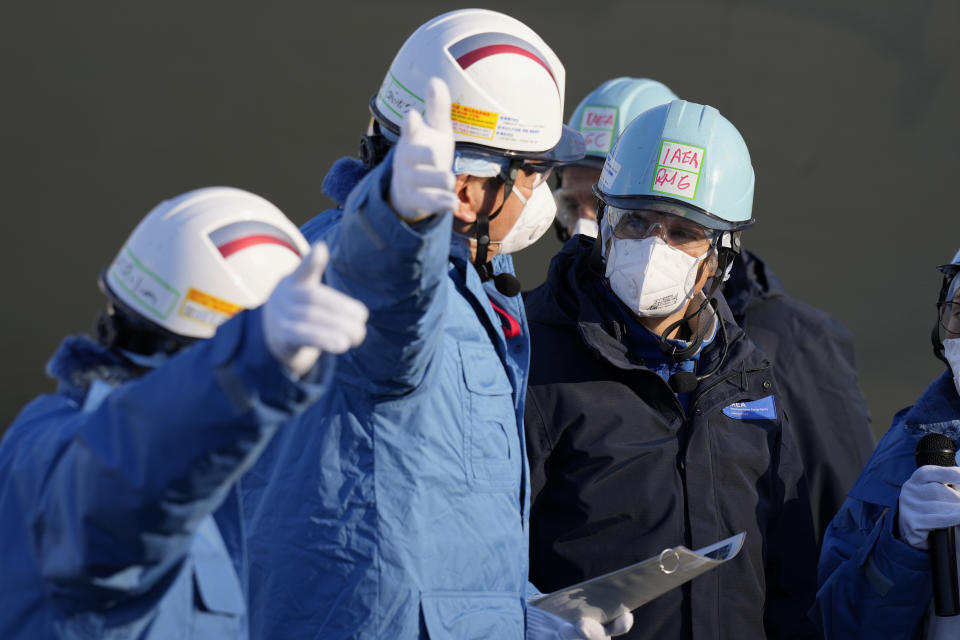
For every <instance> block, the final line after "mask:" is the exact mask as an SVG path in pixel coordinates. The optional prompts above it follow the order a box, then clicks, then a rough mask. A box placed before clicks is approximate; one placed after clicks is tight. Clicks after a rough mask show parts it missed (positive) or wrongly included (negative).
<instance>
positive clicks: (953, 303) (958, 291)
mask: <svg viewBox="0 0 960 640" xmlns="http://www.w3.org/2000/svg"><path fill="white" fill-rule="evenodd" d="M940 271H942V272H943V274H944V275H945V276H946V277H947V278H949V279H950V281H949V283H948V284H947V287H946V290H945V291H944V295H943V297H942V298H941V299H940V301H939V302H937V312H938V313H939V314H940V340H941V342H942V341H943V340H944V339H946V338H960V265H953V264H951V265H944V266H942V267H940Z"/></svg>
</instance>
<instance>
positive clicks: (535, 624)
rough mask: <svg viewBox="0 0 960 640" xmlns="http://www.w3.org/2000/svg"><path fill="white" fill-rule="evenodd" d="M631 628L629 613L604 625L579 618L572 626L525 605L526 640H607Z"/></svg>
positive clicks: (545, 612)
mask: <svg viewBox="0 0 960 640" xmlns="http://www.w3.org/2000/svg"><path fill="white" fill-rule="evenodd" d="M632 627H633V614H632V613H630V612H629V611H625V612H624V613H622V614H620V615H619V616H617V617H616V618H614V619H613V620H611V621H610V622H608V623H607V624H605V625H604V624H600V623H599V622H598V621H597V620H594V619H593V618H580V619H579V620H577V622H576V624H574V623H570V622H567V621H566V620H564V619H563V618H561V617H559V616H555V615H553V614H552V613H550V612H548V611H544V610H543V609H540V608H539V607H536V606H534V605H532V604H529V605H527V638H526V640H609V639H610V638H612V637H613V636H619V635H623V634H624V633H626V632H627V631H630V629H631V628H632Z"/></svg>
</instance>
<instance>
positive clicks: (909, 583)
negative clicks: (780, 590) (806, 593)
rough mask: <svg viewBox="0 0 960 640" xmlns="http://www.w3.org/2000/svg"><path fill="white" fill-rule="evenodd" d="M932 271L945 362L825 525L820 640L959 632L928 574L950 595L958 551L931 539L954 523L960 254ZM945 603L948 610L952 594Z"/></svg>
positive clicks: (958, 515)
mask: <svg viewBox="0 0 960 640" xmlns="http://www.w3.org/2000/svg"><path fill="white" fill-rule="evenodd" d="M938 269H939V271H940V272H941V274H943V275H942V278H941V286H940V294H939V296H938V297H937V305H936V306H937V318H936V321H935V323H934V325H933V331H932V334H931V338H932V342H933V352H934V355H935V356H936V357H937V358H938V359H939V360H940V361H942V362H943V364H944V365H945V366H946V368H945V369H944V371H943V373H941V374H940V376H938V377H937V379H936V380H934V381H933V382H931V383H930V386H928V387H927V389H926V390H925V391H924V392H923V393H922V394H921V395H920V397H919V398H917V401H916V403H915V404H914V405H913V406H911V407H907V408H905V409H903V410H902V411H900V412H898V413H897V414H896V415H895V416H894V418H893V423H892V424H891V425H890V429H889V430H888V431H887V433H886V435H884V436H883V438H881V439H880V443H879V444H878V445H877V448H876V450H875V451H874V452H873V455H872V456H871V458H870V460H869V461H868V462H867V465H866V467H865V468H864V469H863V472H862V473H861V474H860V476H859V477H858V478H857V480H856V482H855V483H854V485H853V488H852V489H851V490H850V492H849V494H848V496H847V499H846V501H845V502H844V503H843V506H842V507H841V509H840V511H839V512H838V513H837V515H836V516H835V517H834V518H833V520H832V521H831V522H830V526H829V527H828V528H827V533H826V536H824V539H823V550H822V552H821V554H820V564H819V567H818V572H819V582H820V589H819V591H818V592H817V613H818V614H819V618H820V620H821V622H822V624H823V629H824V635H825V637H827V638H831V639H832V638H918V639H919V638H928V639H933V640H941V639H946V638H956V637H958V635H960V616H957V615H956V610H954V611H953V612H949V611H946V610H938V607H937V605H936V604H935V602H936V601H935V593H938V592H939V594H943V595H949V594H950V592H951V590H950V589H936V588H935V587H934V583H935V580H936V581H937V584H939V585H947V584H950V583H952V584H953V590H952V592H953V593H954V594H955V593H957V591H956V589H957V587H956V581H957V571H958V569H957V567H956V563H957V557H958V556H956V555H954V556H953V557H952V558H950V551H951V549H949V548H948V547H946V545H947V544H950V543H952V544H954V545H956V543H955V541H950V538H948V537H947V536H946V535H944V536H943V537H942V538H939V540H937V537H938V536H932V535H931V534H932V533H934V532H935V531H937V530H940V533H941V534H946V533H947V532H948V531H947V530H950V529H953V530H954V531H955V529H956V527H957V526H958V525H960V491H958V490H957V486H958V485H960V469H958V468H957V465H956V453H955V452H956V451H957V450H958V448H960V447H958V443H960V251H957V253H956V254H955V255H954V256H953V259H952V260H951V261H950V262H949V263H947V264H944V265H941V266H940V267H938ZM933 434H935V435H933ZM930 439H932V442H931V441H930ZM924 441H926V442H924ZM923 449H927V450H930V449H941V451H940V452H938V453H940V455H939V456H937V457H939V458H940V460H939V461H938V462H939V464H940V465H943V466H938V465H934V464H930V463H929V461H924V460H921V459H918V457H919V456H917V455H916V454H917V453H919V452H920V451H922V450H923ZM944 458H945V459H944ZM937 547H939V549H940V552H941V553H942V555H941V556H940V557H939V558H938V557H937V554H936V553H935V551H934V550H935V549H936V548H937ZM944 552H945V553H944ZM944 562H952V563H953V566H950V565H945V564H943V563H944ZM941 567H942V569H941ZM951 570H952V571H951ZM941 571H942V576H943V577H940V576H938V574H939V573H940V572H941ZM938 577H939V578H940V579H939V580H937V578H938ZM943 603H944V604H946V605H948V606H949V605H950V604H951V598H949V597H945V598H944V599H943ZM954 606H955V605H954Z"/></svg>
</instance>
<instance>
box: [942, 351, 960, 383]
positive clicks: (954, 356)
mask: <svg viewBox="0 0 960 640" xmlns="http://www.w3.org/2000/svg"><path fill="white" fill-rule="evenodd" d="M943 357H945V358H946V359H947V362H949V363H950V371H952V372H953V384H954V386H955V387H956V388H957V393H958V394H960V338H947V339H946V340H944V341H943Z"/></svg>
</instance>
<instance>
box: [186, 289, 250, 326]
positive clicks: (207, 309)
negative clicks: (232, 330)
mask: <svg viewBox="0 0 960 640" xmlns="http://www.w3.org/2000/svg"><path fill="white" fill-rule="evenodd" d="M240 311H243V307H241V306H240V305H238V304H233V303H232V302H227V301H226V300H222V299H220V298H218V297H216V296H212V295H210V294H209V293H204V292H203V291H200V290H199V289H194V288H193V287H190V289H189V290H188V291H187V295H186V296H185V297H184V299H183V304H181V305H180V310H179V311H178V313H179V314H180V315H182V316H184V317H185V318H190V319H191V320H195V321H196V322H199V323H201V324H205V325H208V326H211V327H218V326H220V324H222V323H223V322H224V321H226V320H228V319H230V318H232V317H233V316H235V315H236V314H237V313H239V312H240Z"/></svg>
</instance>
